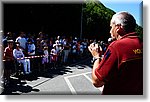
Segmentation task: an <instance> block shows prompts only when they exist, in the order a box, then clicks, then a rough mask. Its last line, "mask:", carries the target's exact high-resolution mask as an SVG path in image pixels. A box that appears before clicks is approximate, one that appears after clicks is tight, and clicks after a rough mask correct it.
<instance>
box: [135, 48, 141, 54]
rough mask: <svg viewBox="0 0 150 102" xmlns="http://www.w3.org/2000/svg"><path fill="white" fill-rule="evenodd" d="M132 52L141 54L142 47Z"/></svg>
mask: <svg viewBox="0 0 150 102" xmlns="http://www.w3.org/2000/svg"><path fill="white" fill-rule="evenodd" d="M133 52H134V53H135V54H142V53H143V50H142V49H135V50H133Z"/></svg>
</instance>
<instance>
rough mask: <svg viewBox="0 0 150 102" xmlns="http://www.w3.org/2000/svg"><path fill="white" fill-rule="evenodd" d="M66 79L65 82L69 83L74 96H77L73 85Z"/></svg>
mask: <svg viewBox="0 0 150 102" xmlns="http://www.w3.org/2000/svg"><path fill="white" fill-rule="evenodd" d="M64 79H65V81H66V83H67V85H68V87H69V89H70V91H71V93H72V94H73V95H76V94H77V93H76V91H75V89H74V88H73V86H72V84H71V83H70V81H69V79H68V78H67V77H64Z"/></svg>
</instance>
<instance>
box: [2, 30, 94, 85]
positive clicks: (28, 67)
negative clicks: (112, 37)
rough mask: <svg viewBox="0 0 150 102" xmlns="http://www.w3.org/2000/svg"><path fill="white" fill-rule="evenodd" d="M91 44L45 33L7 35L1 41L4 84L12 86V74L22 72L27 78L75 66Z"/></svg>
mask: <svg viewBox="0 0 150 102" xmlns="http://www.w3.org/2000/svg"><path fill="white" fill-rule="evenodd" d="M92 41H93V40H88V39H83V40H80V39H79V38H77V37H74V38H73V37H65V36H56V37H49V36H48V35H47V34H45V33H43V32H39V34H37V35H34V34H26V33H25V32H19V33H18V36H17V34H15V33H12V32H7V33H6V34H4V37H3V39H2V43H3V55H4V56H3V62H4V77H5V80H6V81H8V82H9V79H10V74H11V73H16V72H18V70H21V69H22V70H21V71H22V72H23V74H24V75H27V74H30V73H31V72H32V71H34V70H38V71H45V70H47V69H48V68H51V69H57V68H58V67H59V66H62V65H68V64H71V63H75V62H77V61H79V59H81V58H83V57H85V56H86V57H87V55H89V52H88V49H87V47H88V45H89V44H90V43H91V42H92ZM37 62H38V63H37ZM6 83H7V82H6Z"/></svg>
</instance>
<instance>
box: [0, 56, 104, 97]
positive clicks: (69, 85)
mask: <svg viewBox="0 0 150 102" xmlns="http://www.w3.org/2000/svg"><path fill="white" fill-rule="evenodd" d="M91 71H92V66H91V63H90V59H85V60H82V61H80V62H78V63H74V64H72V65H69V66H62V67H58V68H56V69H48V70H46V71H44V72H34V73H32V74H31V75H28V76H21V77H19V78H18V77H15V76H12V81H11V85H10V86H8V87H5V88H4V87H3V86H0V88H1V89H2V90H3V92H2V94H5V95H7V94H10V95H12V94H13V95H30V94H32V95H36V94H37V95H93V94H101V92H102V89H103V88H99V89H98V88H95V87H94V86H93V85H92V82H91Z"/></svg>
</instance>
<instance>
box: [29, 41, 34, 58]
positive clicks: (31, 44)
mask: <svg viewBox="0 0 150 102" xmlns="http://www.w3.org/2000/svg"><path fill="white" fill-rule="evenodd" d="M27 51H28V55H29V56H33V55H35V45H34V43H33V41H32V40H31V39H29V40H28V44H27Z"/></svg>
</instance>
